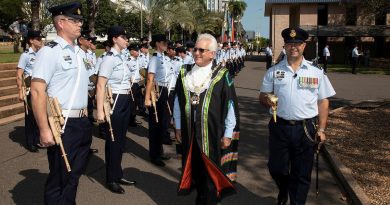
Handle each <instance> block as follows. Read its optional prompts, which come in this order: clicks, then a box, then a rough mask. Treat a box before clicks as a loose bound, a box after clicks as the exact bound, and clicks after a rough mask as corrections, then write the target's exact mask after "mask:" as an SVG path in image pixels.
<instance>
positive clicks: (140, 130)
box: [127, 120, 148, 138]
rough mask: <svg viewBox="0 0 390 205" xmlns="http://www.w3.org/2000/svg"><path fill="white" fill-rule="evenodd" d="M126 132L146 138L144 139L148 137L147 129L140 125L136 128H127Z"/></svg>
mask: <svg viewBox="0 0 390 205" xmlns="http://www.w3.org/2000/svg"><path fill="white" fill-rule="evenodd" d="M145 121H146V122H148V121H147V120H145ZM146 124H147V123H146ZM146 126H147V125H146ZM127 132H130V133H132V134H134V135H136V136H138V137H146V138H147V137H148V128H146V127H144V126H142V125H138V126H137V127H130V126H129V127H128V128H127Z"/></svg>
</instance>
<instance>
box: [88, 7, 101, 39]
mask: <svg viewBox="0 0 390 205" xmlns="http://www.w3.org/2000/svg"><path fill="white" fill-rule="evenodd" d="M87 5H88V30H91V33H93V34H95V21H96V16H97V13H98V9H99V0H87Z"/></svg>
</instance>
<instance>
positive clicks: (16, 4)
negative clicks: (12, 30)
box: [0, 0, 24, 31]
mask: <svg viewBox="0 0 390 205" xmlns="http://www.w3.org/2000/svg"><path fill="white" fill-rule="evenodd" d="M22 5H23V0H1V1H0V28H2V29H4V30H5V31H8V26H9V25H10V24H12V22H14V21H15V20H16V18H17V17H21V18H24V16H23V15H21V14H22Z"/></svg>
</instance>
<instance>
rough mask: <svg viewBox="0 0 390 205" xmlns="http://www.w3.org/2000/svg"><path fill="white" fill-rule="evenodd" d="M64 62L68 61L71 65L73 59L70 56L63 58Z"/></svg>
mask: <svg viewBox="0 0 390 205" xmlns="http://www.w3.org/2000/svg"><path fill="white" fill-rule="evenodd" d="M63 58H64V60H65V61H67V62H68V63H69V64H71V63H72V58H71V57H70V56H63Z"/></svg>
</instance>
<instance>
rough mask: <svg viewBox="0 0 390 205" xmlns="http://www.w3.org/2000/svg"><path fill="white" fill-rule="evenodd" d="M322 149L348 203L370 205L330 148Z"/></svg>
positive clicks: (362, 191) (350, 172) (350, 174)
mask: <svg viewBox="0 0 390 205" xmlns="http://www.w3.org/2000/svg"><path fill="white" fill-rule="evenodd" d="M322 149H323V156H324V157H325V159H326V160H327V161H328V163H329V165H330V166H331V169H332V171H333V173H335V175H336V177H337V179H338V180H339V182H340V184H341V186H342V189H343V190H344V191H345V193H346V194H347V198H348V199H349V200H350V202H351V203H352V204H353V205H371V202H370V199H369V198H368V196H367V195H366V193H365V192H364V190H363V189H362V188H361V187H360V186H359V184H358V183H357V181H356V180H355V178H353V176H352V170H351V169H349V168H348V167H346V166H345V165H344V164H343V163H341V161H340V160H339V159H338V158H337V157H336V154H335V153H334V152H333V151H332V149H331V148H329V147H326V146H324V147H323V148H322Z"/></svg>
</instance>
